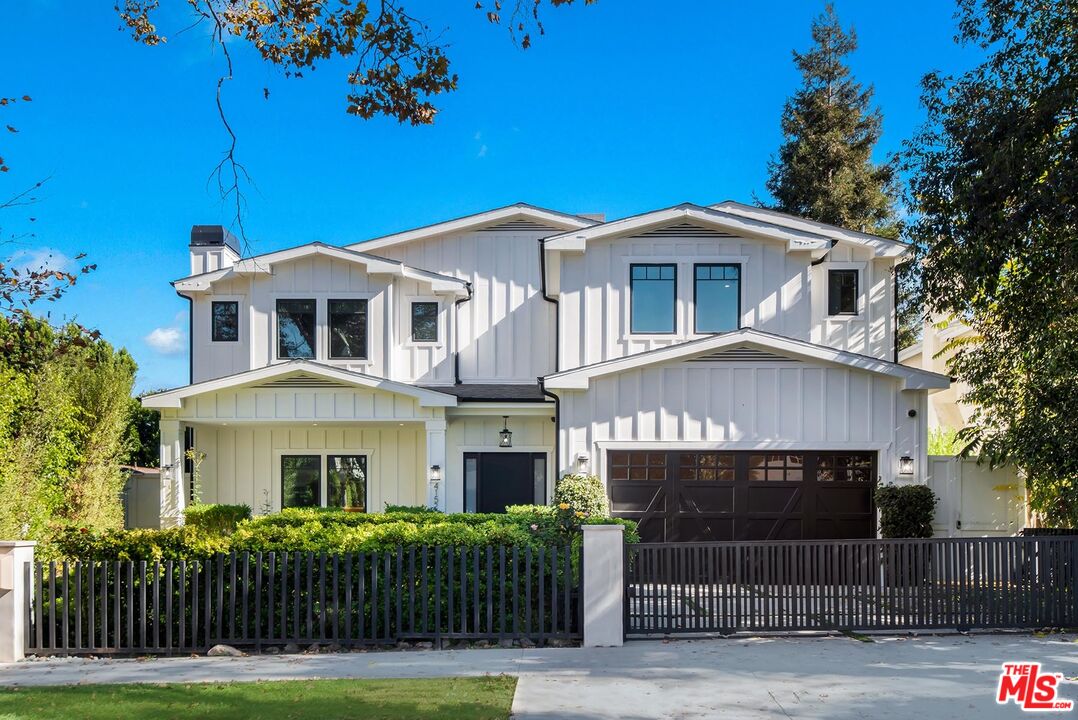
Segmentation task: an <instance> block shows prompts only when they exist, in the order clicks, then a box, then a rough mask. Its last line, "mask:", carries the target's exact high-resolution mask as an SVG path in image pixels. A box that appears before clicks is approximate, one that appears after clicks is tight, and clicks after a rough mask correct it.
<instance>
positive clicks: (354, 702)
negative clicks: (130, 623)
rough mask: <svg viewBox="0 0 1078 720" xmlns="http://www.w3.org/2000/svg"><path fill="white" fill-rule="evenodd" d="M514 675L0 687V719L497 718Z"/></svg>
mask: <svg viewBox="0 0 1078 720" xmlns="http://www.w3.org/2000/svg"><path fill="white" fill-rule="evenodd" d="M516 686H517V680H516V678H514V677H506V676H498V677H476V678H438V679H427V680H298V681H279V682H250V683H212V684H198V683H195V684H190V685H80V686H68V687H26V688H17V689H11V688H4V689H2V690H0V720H31V718H32V719H33V720H75V719H78V720H119V719H121V718H122V719H123V720H134V719H135V718H148V719H150V720H171V719H172V718H176V719H177V720H180V719H182V720H232V719H233V718H235V719H236V720H240V719H241V718H258V719H259V720H284V719H285V718H297V719H299V718H313V719H315V720H337V719H338V718H362V719H363V720H398V718H409V719H412V718H430V719H431V720H456V719H457V718H459V719H460V720H488V719H489V720H505V718H508V717H509V710H510V707H511V706H512V704H513V691H514V690H515V689H516Z"/></svg>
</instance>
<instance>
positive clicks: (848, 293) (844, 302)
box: [827, 269, 858, 315]
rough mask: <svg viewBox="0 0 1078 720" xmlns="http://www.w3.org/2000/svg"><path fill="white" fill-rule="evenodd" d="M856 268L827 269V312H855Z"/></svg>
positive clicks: (851, 313)
mask: <svg viewBox="0 0 1078 720" xmlns="http://www.w3.org/2000/svg"><path fill="white" fill-rule="evenodd" d="M857 294H858V288H857V270H846V269H843V270H828V271H827V314H828V315H856V314H857Z"/></svg>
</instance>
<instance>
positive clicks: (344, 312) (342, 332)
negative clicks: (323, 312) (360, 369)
mask: <svg viewBox="0 0 1078 720" xmlns="http://www.w3.org/2000/svg"><path fill="white" fill-rule="evenodd" d="M329 356H330V357H331V358H334V359H345V358H357V359H366V357H367V301H366V300H330V301H329Z"/></svg>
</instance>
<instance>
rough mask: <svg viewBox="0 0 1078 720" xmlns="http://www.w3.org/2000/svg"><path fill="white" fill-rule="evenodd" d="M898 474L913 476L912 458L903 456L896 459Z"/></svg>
mask: <svg viewBox="0 0 1078 720" xmlns="http://www.w3.org/2000/svg"><path fill="white" fill-rule="evenodd" d="M898 474H899V475H913V458H911V457H910V456H909V455H903V456H902V457H900V458H899V459H898Z"/></svg>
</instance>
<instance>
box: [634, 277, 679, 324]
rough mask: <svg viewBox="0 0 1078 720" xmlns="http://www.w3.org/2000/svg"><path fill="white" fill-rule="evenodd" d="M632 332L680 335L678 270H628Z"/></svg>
mask: <svg viewBox="0 0 1078 720" xmlns="http://www.w3.org/2000/svg"><path fill="white" fill-rule="evenodd" d="M629 331H630V332H634V333H655V334H661V335H669V334H672V333H674V332H676V331H677V266H676V265H674V264H672V263H641V264H633V265H630V266H629Z"/></svg>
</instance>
